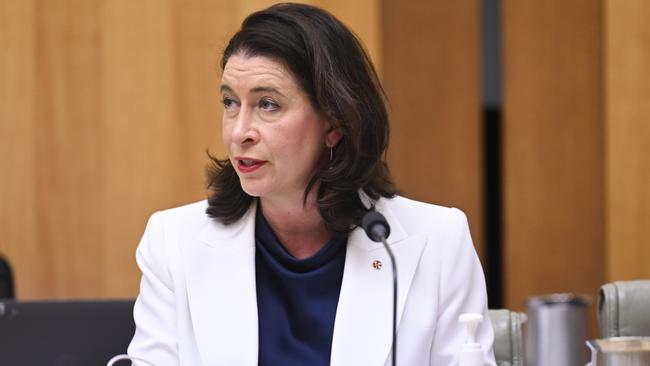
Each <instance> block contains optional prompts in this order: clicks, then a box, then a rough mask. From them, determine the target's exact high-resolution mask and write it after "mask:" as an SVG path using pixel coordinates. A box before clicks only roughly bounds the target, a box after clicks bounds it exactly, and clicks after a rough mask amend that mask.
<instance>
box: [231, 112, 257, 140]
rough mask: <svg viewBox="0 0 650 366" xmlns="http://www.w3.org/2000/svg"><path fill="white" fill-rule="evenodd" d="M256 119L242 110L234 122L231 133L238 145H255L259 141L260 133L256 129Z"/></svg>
mask: <svg viewBox="0 0 650 366" xmlns="http://www.w3.org/2000/svg"><path fill="white" fill-rule="evenodd" d="M253 119H254V117H253V115H252V113H251V112H250V111H248V110H245V109H242V110H241V111H240V112H239V114H237V117H236V118H235V120H234V125H233V128H232V131H231V134H232V140H233V142H235V143H238V144H246V143H255V142H257V141H258V140H259V132H258V131H257V129H256V127H255V122H254V120H253Z"/></svg>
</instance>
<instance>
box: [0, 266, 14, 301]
mask: <svg viewBox="0 0 650 366" xmlns="http://www.w3.org/2000/svg"><path fill="white" fill-rule="evenodd" d="M14 296H15V291H14V276H13V274H12V272H11V267H10V266H9V262H7V261H6V260H5V259H4V258H2V257H0V299H13V298H14Z"/></svg>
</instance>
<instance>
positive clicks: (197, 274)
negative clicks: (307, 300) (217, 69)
mask: <svg viewBox="0 0 650 366" xmlns="http://www.w3.org/2000/svg"><path fill="white" fill-rule="evenodd" d="M254 206H255V205H253V207H251V208H250V209H249V210H248V212H247V213H246V214H245V215H244V217H242V218H241V219H240V220H239V221H237V222H236V223H234V224H232V225H228V226H226V225H223V224H221V223H219V222H217V221H216V220H214V219H211V218H209V217H207V216H206V214H205V210H206V208H207V203H206V202H205V201H202V202H198V203H194V204H190V205H187V206H183V207H179V208H174V209H170V210H166V211H161V212H157V213H155V214H154V215H152V216H151V218H150V220H149V223H148V224H147V228H146V231H145V233H144V237H143V238H142V241H141V242H140V245H139V247H138V250H137V254H136V258H137V262H138V265H139V266H140V269H141V270H142V283H141V286H140V294H139V296H138V298H137V300H136V303H135V309H134V317H135V323H136V332H135V336H134V337H133V340H132V341H131V344H130V346H129V349H128V353H129V355H130V356H131V357H134V358H138V359H142V360H146V361H147V363H139V362H134V364H135V365H146V364H151V365H155V366H176V365H182V366H218V365H219V366H221V365H223V366H257V354H258V321H257V297H256V290H255V239H254V235H255V233H254V230H255V212H256V210H255V207H254ZM376 208H377V210H378V211H379V212H381V213H383V214H384V216H385V217H386V219H387V220H388V223H389V224H390V227H391V234H390V237H389V239H388V242H389V244H390V246H391V248H392V250H393V252H394V254H395V257H396V261H397V268H398V274H399V285H398V286H399V289H398V312H397V313H398V345H397V347H398V352H397V358H398V359H397V363H398V365H400V366H421V365H435V366H443V365H456V364H457V359H458V356H457V355H458V352H459V350H460V348H461V345H462V344H463V343H464V342H465V338H466V330H465V329H464V327H463V326H462V325H461V324H459V323H458V316H459V315H461V314H463V313H466V312H473V313H480V314H483V316H484V319H485V321H484V322H483V324H482V325H481V326H480V327H479V329H478V340H479V342H480V343H481V344H482V346H483V349H484V351H485V363H486V365H495V362H494V356H493V352H492V342H493V338H494V335H493V331H492V325H491V324H490V321H489V318H488V314H487V303H486V291H485V280H484V277H483V271H482V269H481V265H480V262H479V260H478V257H477V255H476V252H475V250H474V247H473V245H472V241H471V238H470V234H469V229H468V225H467V220H466V218H465V215H464V214H463V213H462V212H461V211H459V210H457V209H454V208H445V207H440V206H434V205H429V204H425V203H421V202H416V201H412V200H408V199H406V198H402V197H396V198H393V199H381V200H379V201H378V202H377V205H376ZM375 260H379V261H381V262H383V263H384V265H383V268H381V269H379V270H377V269H375V268H373V265H372V264H373V261H375ZM391 336H392V276H391V270H390V260H389V258H388V254H387V253H386V251H385V250H384V249H383V247H382V245H381V244H380V243H375V242H372V241H370V240H369V239H368V238H367V237H366V235H365V233H364V232H363V230H362V229H360V228H357V229H355V230H353V231H352V232H351V233H350V235H349V237H348V246H347V253H346V257H345V269H344V273H343V282H342V284H341V292H340V296H339V302H338V308H337V311H336V318H335V323H334V335H333V339H332V353H331V365H333V366H366V365H367V366H374V365H377V366H379V365H386V366H387V365H390V362H391ZM279 366H281V365H279Z"/></svg>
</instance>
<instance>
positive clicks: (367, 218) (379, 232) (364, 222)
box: [361, 211, 390, 242]
mask: <svg viewBox="0 0 650 366" xmlns="http://www.w3.org/2000/svg"><path fill="white" fill-rule="evenodd" d="M361 226H362V227H363V230H364V231H365V232H366V235H368V237H369V238H370V240H372V241H376V242H382V241H384V240H386V239H388V236H389V235H390V226H389V225H388V221H386V218H385V217H384V215H382V214H380V213H379V212H377V211H370V212H368V213H367V214H365V215H364V216H363V219H361Z"/></svg>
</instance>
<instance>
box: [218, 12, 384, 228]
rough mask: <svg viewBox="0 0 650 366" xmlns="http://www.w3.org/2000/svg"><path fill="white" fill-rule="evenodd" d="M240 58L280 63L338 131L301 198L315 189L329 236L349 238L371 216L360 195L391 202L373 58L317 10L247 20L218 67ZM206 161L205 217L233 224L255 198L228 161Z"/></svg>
mask: <svg viewBox="0 0 650 366" xmlns="http://www.w3.org/2000/svg"><path fill="white" fill-rule="evenodd" d="M238 53H243V54H246V55H247V56H266V57H269V58H272V59H274V60H276V61H279V62H281V63H283V64H284V65H285V66H286V67H287V68H288V69H289V70H290V71H291V72H292V74H293V75H294V77H295V78H296V80H297V82H298V84H299V85H300V87H301V88H302V89H303V91H304V92H305V93H306V94H307V95H308V96H309V99H310V101H311V103H312V104H313V107H314V109H315V110H316V111H317V112H319V113H321V114H322V115H323V116H325V118H327V119H328V120H329V122H330V123H331V124H332V126H333V127H334V128H338V129H339V130H340V131H341V133H342V135H343V136H342V138H341V140H340V141H339V143H338V144H337V145H336V147H335V148H334V154H333V155H334V158H333V160H332V161H331V163H330V164H329V165H328V166H325V167H323V168H321V169H319V170H318V171H317V172H316V173H315V175H314V177H312V179H311V180H310V182H309V184H308V185H307V188H306V190H305V196H304V197H305V199H306V198H307V194H308V193H309V191H310V190H311V189H312V188H313V187H314V184H315V183H317V182H320V185H319V186H318V192H317V203H316V204H317V206H318V209H319V210H320V214H321V216H322V217H323V219H324V221H325V225H326V227H327V228H328V229H329V230H332V231H335V232H341V233H347V232H349V231H350V230H352V229H353V228H354V227H356V226H358V225H359V224H360V222H361V218H362V217H363V215H364V214H365V213H366V212H367V211H368V209H367V208H366V207H365V206H364V204H363V202H362V201H361V198H360V196H359V190H360V189H362V190H363V191H364V192H365V194H366V195H367V196H368V197H369V198H370V199H371V200H373V201H374V200H377V199H379V198H380V197H392V196H394V195H395V187H394V185H393V183H392V181H391V179H390V175H389V173H388V168H387V166H386V164H385V162H384V161H383V159H382V156H383V154H384V152H385V151H386V148H387V146H388V138H389V123H388V114H387V112H386V105H385V94H384V91H383V89H382V87H381V85H380V83H379V79H378V77H377V74H376V72H375V69H374V67H373V65H372V63H371V62H370V58H369V57H368V55H367V54H366V52H365V51H364V49H363V46H362V45H361V43H360V42H359V40H358V39H357V38H356V37H355V35H354V34H353V33H352V32H351V31H350V30H349V29H348V28H347V27H346V26H345V25H343V24H342V23H341V22H340V21H339V20H338V19H336V18H335V17H334V16H333V15H331V14H330V13H328V12H326V11H324V10H322V9H319V8H317V7H314V6H310V5H302V4H277V5H273V6H271V7H270V8H268V9H265V10H262V11H258V12H255V13H253V14H251V15H249V16H248V17H247V18H246V19H245V20H244V22H243V23H242V26H241V29H240V30H239V31H238V32H237V33H236V34H235V35H234V36H233V37H232V39H231V40H230V42H229V43H228V46H227V47H226V49H225V50H224V53H223V58H222V60H221V68H222V69H223V68H224V67H225V65H226V63H227V62H228V59H229V58H230V56H232V55H234V54H238ZM210 160H211V164H210V165H209V166H208V168H207V178H208V182H207V184H208V189H209V198H208V209H207V213H208V215H209V216H210V217H214V218H216V219H219V220H220V221H222V222H223V223H225V224H230V223H232V222H234V221H237V220H238V219H240V218H241V217H242V216H243V215H244V213H245V212H246V211H247V210H248V208H249V207H250V204H251V202H252V200H253V197H251V196H249V195H248V194H246V193H245V192H244V191H243V189H242V188H241V184H240V182H239V178H238V176H237V174H236V172H235V169H234V168H233V166H232V165H231V163H230V162H229V161H228V159H224V160H220V159H217V158H215V157H213V156H211V155H210Z"/></svg>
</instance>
